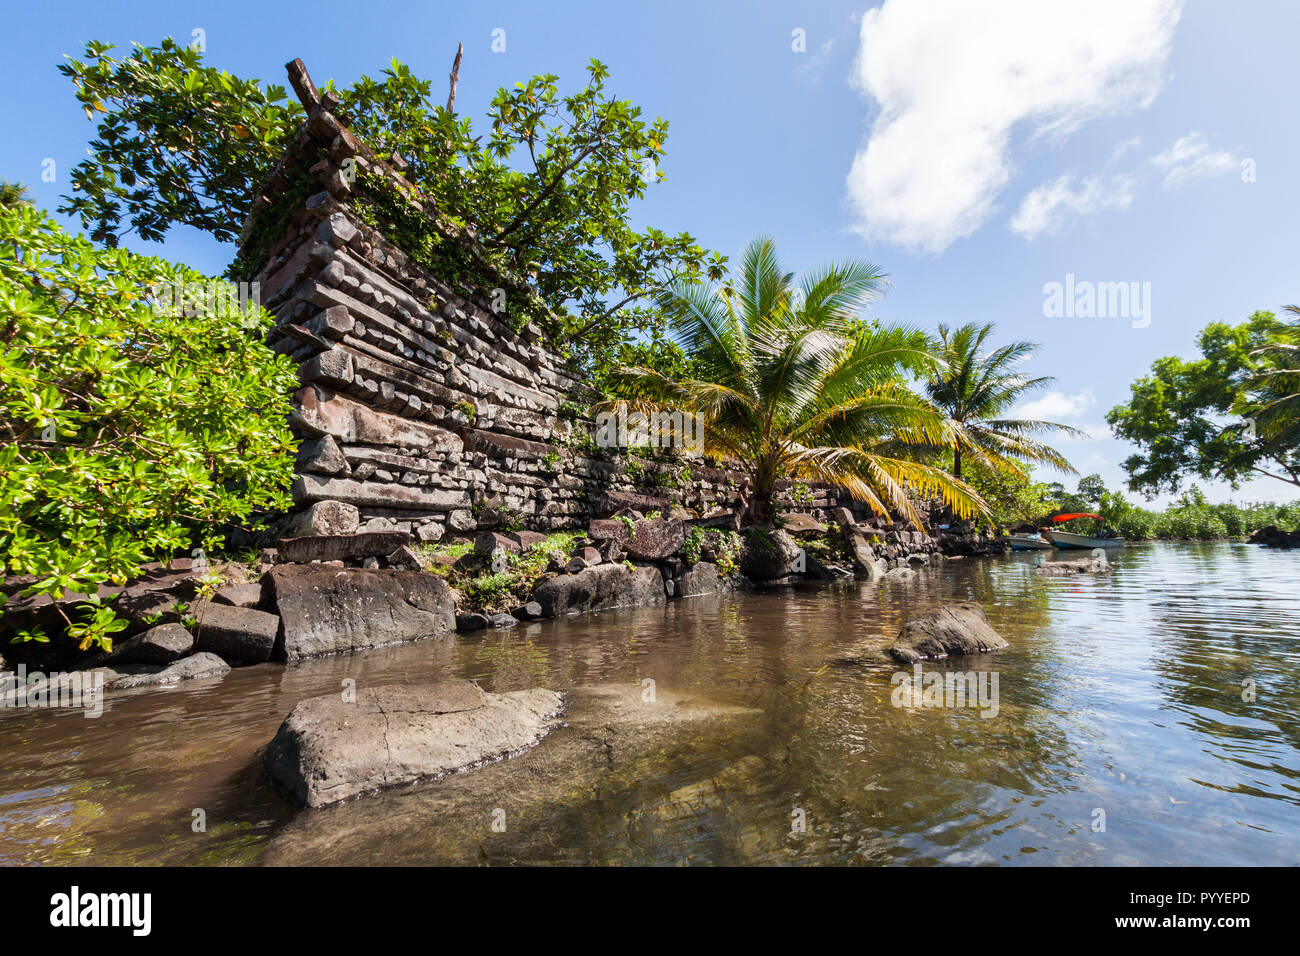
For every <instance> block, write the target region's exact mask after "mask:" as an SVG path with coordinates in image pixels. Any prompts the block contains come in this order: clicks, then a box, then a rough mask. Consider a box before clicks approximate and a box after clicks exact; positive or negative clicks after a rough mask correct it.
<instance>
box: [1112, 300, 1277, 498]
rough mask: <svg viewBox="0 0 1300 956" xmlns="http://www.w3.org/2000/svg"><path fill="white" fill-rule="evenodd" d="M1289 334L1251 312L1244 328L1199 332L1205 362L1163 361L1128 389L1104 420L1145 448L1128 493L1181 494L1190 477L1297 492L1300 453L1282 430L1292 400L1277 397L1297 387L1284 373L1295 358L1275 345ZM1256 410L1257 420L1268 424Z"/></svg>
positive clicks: (1133, 463)
mask: <svg viewBox="0 0 1300 956" xmlns="http://www.w3.org/2000/svg"><path fill="white" fill-rule="evenodd" d="M1293 329H1294V326H1292V325H1290V324H1288V323H1286V322H1284V321H1282V320H1280V319H1279V318H1278V317H1277V316H1276V315H1274V314H1273V313H1272V312H1262V311H1261V312H1255V313H1253V314H1252V315H1251V316H1250V318H1249V319H1247V320H1246V321H1245V322H1243V323H1242V324H1240V325H1228V324H1227V323H1224V322H1215V323H1212V324H1210V325H1208V326H1206V327H1205V328H1204V329H1203V330H1201V333H1200V334H1199V335H1198V336H1197V347H1198V350H1199V352H1200V358H1196V359H1192V360H1186V359H1182V358H1179V357H1178V356H1166V357H1164V358H1160V359H1157V360H1156V361H1155V362H1154V363H1153V364H1152V366H1151V372H1150V374H1149V375H1146V376H1143V377H1142V378H1140V379H1138V380H1137V381H1136V382H1134V383H1133V384H1132V385H1131V386H1130V398H1129V400H1128V401H1127V402H1126V403H1124V404H1123V405H1118V406H1116V407H1115V408H1112V409H1111V410H1110V411H1109V412H1108V413H1107V414H1106V421H1107V422H1108V423H1109V424H1110V426H1111V428H1113V429H1114V431H1115V434H1116V435H1118V436H1119V437H1120V438H1123V439H1126V440H1128V441H1131V442H1133V443H1134V444H1135V445H1137V446H1138V448H1139V453H1138V454H1136V455H1132V456H1130V457H1129V458H1128V459H1126V460H1125V461H1124V469H1125V471H1127V472H1128V475H1129V482H1128V484H1129V488H1131V489H1132V490H1133V491H1137V492H1141V493H1142V494H1145V495H1147V496H1151V495H1154V494H1156V493H1158V492H1162V491H1169V492H1177V491H1179V490H1180V489H1181V487H1182V485H1183V482H1184V481H1185V480H1186V479H1188V478H1193V477H1194V478H1200V479H1202V480H1207V481H1212V480H1222V481H1227V482H1229V483H1230V484H1231V485H1232V486H1233V487H1234V488H1235V487H1237V485H1238V484H1239V483H1240V482H1241V481H1243V480H1245V479H1247V478H1251V477H1254V476H1256V475H1261V476H1266V477H1269V478H1274V479H1277V480H1278V481H1283V482H1286V483H1287V484H1290V485H1295V486H1300V450H1298V449H1297V445H1296V443H1295V440H1294V439H1295V432H1294V431H1288V430H1287V429H1286V424H1285V423H1286V421H1287V416H1288V415H1289V414H1290V415H1293V414H1294V410H1295V404H1294V403H1287V402H1286V401H1284V400H1283V401H1278V399H1279V398H1284V396H1282V395H1279V394H1276V393H1275V389H1276V388H1277V387H1279V386H1281V385H1282V384H1283V383H1284V382H1286V381H1293V379H1288V378H1287V377H1285V376H1283V375H1281V374H1280V371H1281V370H1282V369H1284V368H1286V363H1287V362H1292V361H1294V355H1295V353H1294V352H1290V351H1287V350H1285V349H1282V350H1280V351H1279V350H1278V348H1277V347H1279V346H1283V345H1286V344H1288V343H1289V342H1290V341H1291V339H1290V338H1289V337H1290V336H1293V335H1294V334H1295V333H1294V331H1293ZM1273 373H1279V374H1276V375H1275V374H1273ZM1275 402H1276V404H1275ZM1251 414H1255V415H1261V419H1260V420H1261V422H1262V423H1263V424H1262V427H1261V426H1260V425H1258V424H1253V423H1252V421H1251V420H1249V419H1248V418H1247V417H1246V416H1248V415H1251Z"/></svg>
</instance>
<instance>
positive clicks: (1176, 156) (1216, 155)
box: [1151, 130, 1240, 189]
mask: <svg viewBox="0 0 1300 956" xmlns="http://www.w3.org/2000/svg"><path fill="white" fill-rule="evenodd" d="M1151 162H1153V163H1155V164H1156V165H1157V166H1159V167H1160V168H1161V169H1163V170H1165V179H1164V188H1165V189H1175V188H1177V187H1179V186H1182V185H1183V184H1184V183H1187V182H1189V181H1191V180H1193V179H1199V178H1201V177H1202V176H1218V175H1221V174H1223V173H1227V172H1232V171H1233V170H1235V169H1236V168H1237V167H1238V166H1239V165H1240V160H1238V159H1237V157H1236V156H1234V155H1233V154H1232V153H1230V152H1228V151H1227V150H1218V151H1215V150H1212V149H1210V143H1209V141H1208V140H1207V139H1206V138H1205V136H1204V134H1202V133H1199V132H1197V131H1196V130H1192V131H1191V132H1190V133H1188V134H1187V135H1186V136H1183V137H1180V138H1179V139H1177V140H1175V141H1174V143H1173V145H1172V146H1170V147H1169V148H1168V149H1165V150H1163V151H1161V152H1159V153H1156V155H1154V156H1152V157H1151Z"/></svg>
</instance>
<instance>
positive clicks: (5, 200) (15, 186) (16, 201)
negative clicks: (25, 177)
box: [0, 179, 32, 206]
mask: <svg viewBox="0 0 1300 956" xmlns="http://www.w3.org/2000/svg"><path fill="white" fill-rule="evenodd" d="M31 204H32V201H31V199H30V198H28V196H27V187H26V186H24V185H23V184H22V183H11V182H9V181H8V180H7V179H4V180H0V206H30V205H31Z"/></svg>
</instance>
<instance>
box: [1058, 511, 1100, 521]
mask: <svg viewBox="0 0 1300 956" xmlns="http://www.w3.org/2000/svg"><path fill="white" fill-rule="evenodd" d="M1075 518H1096V519H1097V520H1098V521H1101V520H1104V519H1103V518H1102V517H1101V515H1095V514H1090V513H1089V512H1086V511H1083V512H1079V513H1078V514H1072V515H1057V516H1056V517H1055V518H1053V519H1052V520H1053V521H1054V522H1056V523H1057V524H1060V523H1061V522H1062V521H1073V520H1074V519H1075Z"/></svg>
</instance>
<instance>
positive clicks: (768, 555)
mask: <svg viewBox="0 0 1300 956" xmlns="http://www.w3.org/2000/svg"><path fill="white" fill-rule="evenodd" d="M799 552H800V548H799V545H797V544H795V542H794V538H792V537H790V535H789V534H788V533H786V532H785V531H783V530H780V529H755V530H754V532H753V533H752V534H746V535H745V537H744V541H743V544H742V546H741V552H740V570H741V571H743V572H744V573H745V576H746V577H749V578H753V579H754V580H755V581H772V580H776V579H778V578H786V577H789V576H790V575H791V574H794V573H795V570H794V568H795V564H796V563H797V559H798V556H799Z"/></svg>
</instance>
